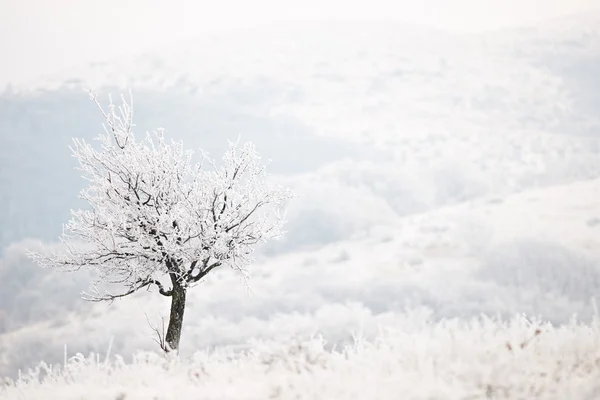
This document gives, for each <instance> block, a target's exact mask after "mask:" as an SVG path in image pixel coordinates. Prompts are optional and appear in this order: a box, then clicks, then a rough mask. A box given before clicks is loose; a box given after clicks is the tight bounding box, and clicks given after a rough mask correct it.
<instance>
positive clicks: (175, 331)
mask: <svg viewBox="0 0 600 400" xmlns="http://www.w3.org/2000/svg"><path fill="white" fill-rule="evenodd" d="M185 295H186V288H185V287H183V286H182V285H181V284H180V283H179V282H177V281H176V280H174V282H173V294H172V296H171V315H170V316H169V327H168V328H167V335H166V336H165V344H166V345H167V346H169V350H172V351H178V350H179V339H180V338H181V327H182V325H183V313H184V311H185Z"/></svg>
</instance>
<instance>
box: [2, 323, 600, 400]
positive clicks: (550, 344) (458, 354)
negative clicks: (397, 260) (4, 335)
mask: <svg viewBox="0 0 600 400" xmlns="http://www.w3.org/2000/svg"><path fill="white" fill-rule="evenodd" d="M599 329H600V325H599V323H598V321H594V322H593V324H592V325H581V324H577V323H574V322H573V323H571V324H569V325H567V326H563V327H561V328H555V327H552V326H550V325H548V324H543V323H540V322H536V321H530V320H528V319H526V318H524V317H516V318H514V319H512V320H511V321H510V322H507V323H499V322H497V321H494V320H491V319H487V318H481V319H478V320H472V321H464V320H463V321H460V320H446V321H442V322H438V323H432V322H431V320H430V319H429V318H428V317H427V315H426V314H423V313H410V314H404V315H402V316H399V317H398V318H397V319H396V320H395V321H394V324H391V325H388V326H387V327H386V328H385V329H382V333H381V334H380V336H379V337H378V340H377V341H375V342H365V341H364V340H362V339H361V338H360V337H357V338H356V340H355V342H354V344H352V345H349V346H347V347H345V348H339V349H334V350H328V349H327V348H326V346H325V345H326V343H325V342H324V341H323V340H322V339H319V338H313V339H310V340H306V341H303V340H289V341H280V342H268V341H267V342H265V341H260V342H255V343H254V345H253V349H252V350H251V351H247V352H241V353H238V354H233V353H231V352H228V351H215V352H198V353H197V354H195V355H194V356H193V357H191V358H190V359H186V360H180V359H165V358H164V357H162V356H158V355H156V354H148V353H140V354H138V355H137V356H136V357H135V359H134V361H133V362H132V363H126V362H124V361H123V359H121V358H120V357H112V356H110V354H105V355H93V354H92V355H90V356H87V357H84V356H83V355H81V354H79V355H76V356H74V357H72V358H70V360H69V362H68V364H67V367H66V368H65V369H64V370H59V369H56V368H52V367H51V366H47V365H43V364H42V365H40V366H39V367H38V368H37V369H36V370H34V371H32V372H31V373H30V374H22V375H21V376H20V377H19V378H18V379H17V380H16V382H8V383H7V384H5V386H4V387H0V396H1V397H2V398H3V399H6V400H10V399H22V398H23V396H24V395H26V396H27V398H35V399H46V398H48V399H50V398H61V399H65V400H68V399H80V398H85V399H89V400H94V399H106V398H113V399H147V398H153V399H181V398H202V399H213V398H227V399H266V398H273V399H365V398H370V399H397V398H398V396H401V397H402V398H405V399H448V400H451V399H489V398H502V399H522V398H528V399H567V398H568V399H586V398H595V396H597V394H598V391H599V390H600V387H599V384H598V378H599V373H600V369H598V360H599V359H600V353H599V352H600V350H599V349H600V330H599Z"/></svg>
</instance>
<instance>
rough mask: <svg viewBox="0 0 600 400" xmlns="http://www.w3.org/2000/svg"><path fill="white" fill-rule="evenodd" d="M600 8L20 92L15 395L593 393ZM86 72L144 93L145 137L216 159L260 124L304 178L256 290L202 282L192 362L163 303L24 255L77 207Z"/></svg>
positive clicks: (251, 52) (11, 188) (4, 328)
mask: <svg viewBox="0 0 600 400" xmlns="http://www.w3.org/2000/svg"><path fill="white" fill-rule="evenodd" d="M599 20H600V18H599V16H598V15H587V16H578V17H573V18H571V19H564V20H560V21H553V22H550V23H547V24H541V25H540V26H538V27H537V28H535V29H533V28H532V29H522V30H517V31H502V32H494V33H489V34H485V35H474V36H461V35H451V34H445V33H436V32H429V31H419V30H416V29H413V28H402V27H397V26H389V25H385V24H382V25H379V26H368V25H365V26H364V27H362V28H361V29H357V27H356V26H353V25H348V26H344V25H343V24H340V25H339V26H335V27H331V26H329V27H326V29H325V28H324V27H318V26H316V27H311V29H310V32H308V33H307V31H306V27H304V28H297V29H296V28H293V27H292V28H289V29H288V30H287V31H286V32H285V33H282V34H281V35H277V36H273V35H269V34H268V33H261V32H252V33H248V34H247V35H240V34H239V33H238V34H235V35H233V34H232V35H230V36H222V37H218V38H210V40H209V39H206V38H203V39H199V40H198V41H195V42H193V43H183V44H181V45H180V46H170V47H169V48H167V49H157V51H156V52H154V53H150V54H146V55H143V56H135V57H133V56H132V57H121V58H119V59H118V60H112V61H109V62H106V63H100V64H96V65H93V66H86V67H82V68H81V69H74V70H71V71H66V72H65V74H63V75H59V76H56V77H52V78H51V79H50V78H49V79H45V80H44V81H40V82H34V83H32V85H31V87H28V88H26V87H19V88H15V87H13V88H7V90H6V91H5V92H3V93H2V94H0V132H1V133H2V134H3V136H2V138H3V140H4V141H5V143H4V145H3V146H0V187H3V188H8V190H2V191H1V192H0V208H2V209H3V210H7V212H5V213H2V214H0V223H1V224H2V226H4V227H10V228H9V229H1V230H0V235H1V236H0V278H1V279H2V280H3V282H4V283H5V285H4V286H3V289H2V290H1V291H0V376H7V377H8V378H10V379H12V380H13V381H14V382H13V383H10V384H7V385H4V386H3V387H2V389H0V390H2V391H1V392H0V398H3V399H4V398H7V399H12V398H23V397H26V398H41V399H45V398H64V399H69V398H73V399H75V398H82V397H83V398H86V399H88V398H89V399H94V398H98V399H100V398H114V399H136V398H139V399H142V398H153V397H156V398H159V399H169V398H188V397H190V398H198V397H199V396H203V397H205V398H219V397H225V398H269V397H271V398H284V399H287V398H336V399H337V398H340V399H342V398H361V399H363V398H398V396H399V393H400V394H401V395H400V396H401V397H403V398H415V399H418V398H423V399H424V398H434V399H435V398H439V399H478V398H482V399H485V398H506V399H517V398H541V399H592V398H596V397H599V396H600V387H599V386H598V383H597V382H598V381H599V379H598V378H599V376H598V371H600V367H599V365H600V364H599V361H598V360H599V358H598V356H599V353H598V351H599V350H598V349H600V346H599V343H598V340H599V339H600V336H599V331H598V329H599V323H598V321H597V320H595V319H594V318H597V315H598V312H597V310H596V306H595V299H596V298H597V296H598V293H599V292H600V290H599V289H600V265H599V263H598V260H599V259H600V239H598V238H600V236H599V235H598V229H600V202H598V201H597V199H598V198H599V197H598V196H600V163H598V157H599V156H600V135H598V132H599V130H598V129H599V128H600V117H599V116H600V109H599V108H598V104H600V97H599V94H600V81H599V80H598V73H597V71H598V70H600V33H599V31H598V27H600V23H598V21H599ZM363 28H364V29H363ZM266 60H268V62H266ZM81 86H85V87H89V86H92V87H95V88H98V93H99V95H100V97H103V96H104V95H105V94H107V93H113V94H116V93H122V92H126V90H127V87H132V89H133V93H134V96H135V98H136V116H135V117H136V123H137V124H139V126H138V127H136V129H137V130H138V131H139V132H144V131H146V130H153V129H155V128H156V127H160V126H163V127H165V128H166V132H167V133H168V134H169V136H170V137H172V138H173V139H175V140H180V139H181V140H183V141H184V144H185V147H186V148H191V149H197V148H203V149H205V150H208V151H209V152H210V154H211V155H212V156H216V157H217V158H218V157H219V156H220V155H221V154H223V153H225V152H226V151H227V139H236V138H238V137H240V136H241V141H242V142H245V141H252V142H254V143H255V145H256V148H257V150H258V151H259V152H260V153H261V155H263V157H264V158H265V159H270V158H271V159H273V163H272V164H271V165H270V171H271V172H272V173H273V176H272V178H273V182H276V183H277V184H281V185H283V186H289V187H292V188H293V189H294V191H296V192H297V193H299V194H300V197H299V198H298V199H297V200H296V201H295V202H294V203H293V204H292V205H291V206H290V208H289V212H288V214H287V219H288V221H289V222H288V224H287V225H286V231H287V234H286V235H285V237H284V238H283V239H282V240H281V241H278V242H272V243H268V244H265V245H261V246H259V247H257V250H256V252H255V253H254V256H255V258H256V262H255V263H254V268H253V269H252V270H251V273H250V280H249V282H250V287H249V289H250V290H245V287H244V284H243V283H242V282H240V279H239V275H236V274H234V273H232V271H231V270H228V269H223V270H220V271H219V270H215V271H213V272H214V274H213V273H211V275H209V276H207V277H206V279H205V280H203V283H202V284H200V285H198V287H197V288H195V289H194V290H192V291H190V293H189V298H188V304H189V308H188V309H186V320H185V328H184V330H185V331H184V334H183V336H182V341H181V358H180V359H175V358H170V357H167V358H165V357H164V356H163V355H161V354H160V353H159V352H157V345H156V344H155V343H154V341H153V339H154V338H155V334H154V332H153V330H152V327H159V328H160V327H161V324H162V322H163V319H165V322H166V319H167V318H168V311H169V303H168V299H166V298H163V297H161V296H156V294H155V293H147V292H146V291H141V292H140V293H136V294H135V295H134V296H131V297H129V298H127V299H123V300H119V301H115V302H114V303H113V304H111V305H108V304H104V303H99V304H96V303H88V302H83V301H81V299H80V291H81V290H85V289H86V288H87V285H88V282H89V281H90V279H92V278H93V276H91V275H90V274H89V273H87V272H86V271H79V272H77V273H69V274H66V273H56V272H54V271H51V270H48V269H41V268H39V267H37V266H36V265H34V264H33V262H32V261H31V260H30V259H28V258H27V256H26V249H30V250H37V251H45V250H49V251H52V250H53V249H59V248H60V246H59V245H57V244H56V238H57V237H58V235H59V234H60V226H61V225H60V224H61V223H62V222H64V221H67V220H68V218H69V213H68V211H69V209H70V208H81V207H82V203H81V202H78V200H77V199H76V196H77V193H78V192H79V190H80V189H82V188H83V186H84V182H82V181H81V179H80V176H79V173H78V172H77V171H74V170H73V169H72V167H74V166H75V162H76V160H73V159H71V158H70V157H69V149H68V145H69V144H70V143H71V138H72V137H83V138H84V139H86V140H89V139H91V138H93V137H94V136H96V134H97V132H98V130H96V129H95V128H94V127H98V126H99V122H101V118H100V119H99V118H98V114H97V110H96V109H94V107H93V106H90V104H89V102H88V101H87V99H86V95H85V93H83V92H82V91H81V88H80V87H81ZM104 98H105V97H104ZM7 132H10V133H11V134H10V135H9V134H6V133H7ZM56 177H60V178H59V179H57V178H56ZM23 182H27V184H23ZM575 317H576V318H577V320H578V321H580V322H579V323H574V322H571V321H572V320H573V319H574V318H575ZM538 321H539V322H538ZM311 338H312V339H311ZM65 345H66V358H67V359H70V361H69V362H68V365H67V367H66V369H64V370H61V368H60V365H61V364H62V363H63V361H64V359H65ZM77 353H81V354H84V355H85V356H76V357H73V356H75V354H77ZM90 353H94V354H96V355H94V356H90V357H88V356H87V355H88V354H90ZM107 354H108V355H107ZM117 355H120V356H121V357H122V358H119V357H118V356H117ZM71 357H73V358H71ZM40 360H44V361H45V362H46V363H47V365H44V366H42V367H40V368H37V369H35V371H34V372H33V375H30V374H28V373H27V370H28V368H30V367H35V366H36V365H38V363H39V361H40ZM50 364H51V365H53V366H52V367H49V366H48V365H50ZM19 377H20V378H19ZM19 379H20V380H19Z"/></svg>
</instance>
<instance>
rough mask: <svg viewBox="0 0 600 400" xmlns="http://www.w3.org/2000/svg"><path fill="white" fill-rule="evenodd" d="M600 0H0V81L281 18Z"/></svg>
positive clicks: (462, 16) (479, 16)
mask: <svg viewBox="0 0 600 400" xmlns="http://www.w3.org/2000/svg"><path fill="white" fill-rule="evenodd" d="M598 6H600V0H395V1H394V0H392V1H385V0H366V1H365V0H362V1H357V0H300V1H296V0H294V1H289V0H251V1H250V0H210V1H205V0H197V1H193V0H169V1H166V0H164V1H159V0H102V1H97V0H94V1H92V0H0V52H1V54H2V58H1V59H2V62H1V63H0V87H1V86H3V85H4V84H6V83H10V82H13V83H16V82H20V81H23V80H27V79H31V78H33V77H36V76H39V75H43V74H47V73H52V72H56V71H59V70H61V69H64V68H67V67H70V66H74V65H78V64H85V63H87V62H90V61H98V60H103V59H106V58H108V57H110V56H114V55H118V54H123V53H129V52H137V51H139V50H143V49H144V48H148V47H150V46H152V45H155V44H162V43H167V42H172V41H176V40H178V39H181V38H185V37H189V36H196V35H198V34H201V33H202V32H203V31H215V30H228V29H232V28H236V27H247V26H253V25H261V24H265V23H272V22H281V21H284V20H290V19H295V20H307V19H342V20H343V19H382V18H385V19H392V20H398V21H403V22H411V23H415V24H420V25H428V26H434V27H437V28H442V29H449V30H454V31H471V32H473V31H481V30H485V29H495V28H501V27H508V26H516V25H523V24H528V23H531V22H535V21H539V20H543V19H547V18H552V17H556V16H560V15H565V14H570V13H575V12H580V11H584V10H587V9H591V8H594V7H598Z"/></svg>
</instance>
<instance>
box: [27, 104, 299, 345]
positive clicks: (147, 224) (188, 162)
mask: <svg viewBox="0 0 600 400" xmlns="http://www.w3.org/2000/svg"><path fill="white" fill-rule="evenodd" d="M92 99H93V100H94V101H95V103H96V105H97V106H98V108H99V109H100V111H101V112H102V114H103V116H104V118H105V120H106V123H105V125H104V132H103V133H101V134H100V135H99V136H98V137H97V138H96V140H97V142H98V146H93V145H92V144H91V143H88V142H86V141H84V140H82V139H74V140H73V146H72V147H71V151H72V153H73V156H74V157H75V158H76V159H77V161H78V163H79V168H78V169H79V170H80V171H81V173H82V176H83V178H84V179H85V180H87V181H88V182H89V186H88V187H87V188H85V189H83V190H82V191H81V194H80V198H82V199H83V200H85V201H87V203H88V204H89V207H88V208H87V209H84V210H77V211H72V218H71V220H70V221H69V222H68V223H67V224H66V225H65V227H64V230H63V234H62V236H61V241H62V243H63V244H64V249H63V251H57V252H47V253H30V254H31V256H32V257H33V258H34V259H35V260H36V261H37V262H38V263H39V264H40V265H42V266H43V267H58V268H61V269H63V270H77V269H79V268H82V267H84V268H91V269H93V270H94V272H95V273H96V276H97V279H96V280H95V281H94V282H93V283H92V285H91V288H92V289H93V290H92V294H88V295H87V296H88V299H89V300H96V301H101V300H114V299H116V298H120V297H125V296H128V295H130V294H132V293H135V292H136V291H138V290H140V289H142V288H150V287H155V288H156V289H157V291H158V293H160V294H161V295H163V296H167V297H170V298H171V311H170V317H169V323H168V327H167V332H166V336H165V338H164V340H165V344H166V345H167V348H168V349H178V348H179V339H180V337H181V328H182V323H183V315H184V311H185V306H186V294H187V291H188V290H189V289H190V288H191V287H193V286H194V285H195V284H197V283H198V282H199V281H200V280H201V279H202V278H204V277H205V276H206V275H207V274H208V273H209V272H211V271H212V270H214V269H215V268H219V267H224V266H229V267H231V268H233V269H235V270H237V271H239V272H241V273H242V274H244V276H246V268H247V267H248V266H249V265H250V264H251V262H252V252H253V249H254V247H255V245H257V244H258V243H261V242H264V241H266V240H267V239H271V238H277V237H279V236H280V235H282V231H281V227H282V224H283V222H284V220H283V218H282V215H281V213H280V210H281V209H282V207H283V206H284V205H285V203H286V201H287V200H289V199H290V198H292V197H293V194H292V192H291V191H290V190H289V189H287V188H284V187H281V186H278V185H274V184H272V183H270V182H269V181H268V174H267V171H266V167H267V164H266V163H263V162H262V160H261V158H260V156H259V155H258V154H257V152H256V150H255V148H254V146H253V145H252V144H251V143H246V144H244V145H242V146H239V145H238V144H237V143H230V147H229V149H228V150H227V152H226V153H225V155H224V156H223V159H222V162H221V163H219V164H218V165H217V163H216V162H215V161H213V160H211V159H210V158H209V157H208V155H207V154H206V153H204V152H201V153H200V157H199V160H198V161H197V163H194V162H193V160H192V159H193V155H194V152H193V151H191V150H185V149H184V147H183V144H182V142H175V141H172V140H167V139H166V138H165V135H164V131H163V130H162V129H159V130H157V131H155V132H153V133H152V134H150V133H148V134H146V136H145V137H144V138H143V139H141V140H139V139H136V137H135V135H134V132H133V127H134V125H133V123H132V107H131V104H132V102H131V101H129V103H128V102H126V101H125V99H123V104H122V105H121V106H120V107H117V108H116V107H115V106H114V104H113V103H112V101H111V102H110V105H109V107H108V110H106V111H105V110H104V109H103V108H102V106H101V105H100V104H99V102H98V100H97V99H96V97H95V96H94V95H93V94H92ZM100 284H102V285H103V286H106V287H110V286H111V285H110V284H119V285H121V286H120V287H122V288H123V290H122V291H121V292H118V293H116V292H110V291H103V292H102V293H101V292H100V290H98V289H97V288H98V286H99V285H100Z"/></svg>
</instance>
